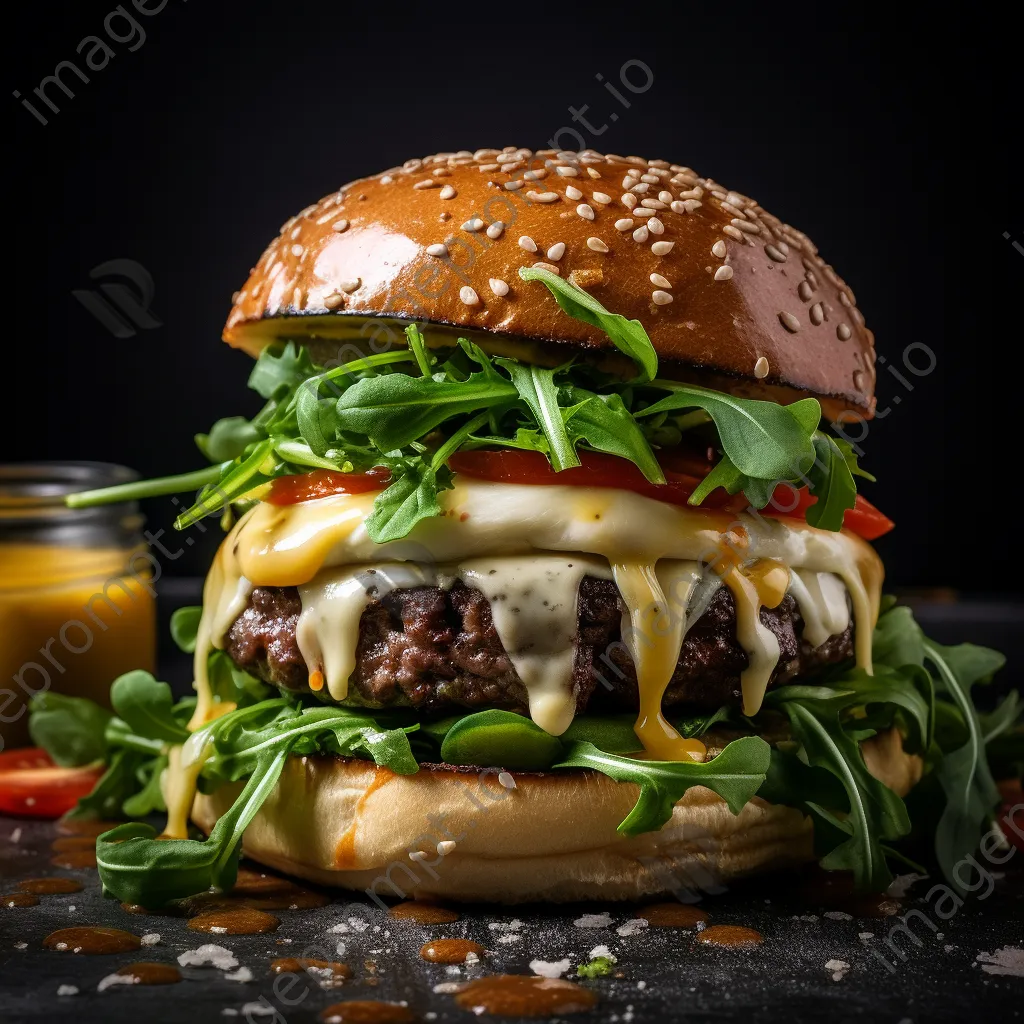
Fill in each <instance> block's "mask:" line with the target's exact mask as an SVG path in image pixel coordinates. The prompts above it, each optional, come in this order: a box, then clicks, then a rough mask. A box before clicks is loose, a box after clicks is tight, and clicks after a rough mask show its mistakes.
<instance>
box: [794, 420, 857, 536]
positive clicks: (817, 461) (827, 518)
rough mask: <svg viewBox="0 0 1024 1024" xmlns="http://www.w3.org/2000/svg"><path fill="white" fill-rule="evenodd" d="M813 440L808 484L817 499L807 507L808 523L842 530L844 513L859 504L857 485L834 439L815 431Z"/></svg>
mask: <svg viewBox="0 0 1024 1024" xmlns="http://www.w3.org/2000/svg"><path fill="white" fill-rule="evenodd" d="M812 443H813V445H814V463H813V464H812V465H811V468H810V469H809V470H808V473H807V481H808V483H807V486H808V490H809V491H810V493H811V494H812V495H813V496H814V497H815V498H817V501H815V502H814V504H813V505H809V506H808V508H807V512H806V513H805V515H806V518H807V522H808V523H809V524H810V525H811V526H815V527H817V528H818V529H819V530H833V531H835V530H841V529H842V528H843V515H844V513H845V512H846V510H847V509H850V508H853V506H854V505H855V504H856V501H857V486H856V484H854V482H853V474H852V473H851V472H850V467H849V465H848V464H847V462H846V459H845V458H844V457H843V453H842V452H841V451H840V449H839V446H838V445H837V444H836V442H835V440H834V439H833V438H831V437H829V435H828V434H823V433H822V432H821V431H820V430H816V431H815V432H814V437H813V439H812Z"/></svg>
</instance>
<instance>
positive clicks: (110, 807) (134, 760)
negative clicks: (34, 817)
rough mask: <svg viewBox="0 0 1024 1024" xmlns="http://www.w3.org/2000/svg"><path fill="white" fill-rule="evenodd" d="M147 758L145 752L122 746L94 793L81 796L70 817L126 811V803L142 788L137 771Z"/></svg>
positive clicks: (115, 814)
mask: <svg viewBox="0 0 1024 1024" xmlns="http://www.w3.org/2000/svg"><path fill="white" fill-rule="evenodd" d="M147 760H148V758H147V756H146V755H145V754H140V753H139V752H138V751H136V750H131V749H128V748H122V749H120V750H115V751H114V752H113V754H112V756H111V757H110V763H109V764H108V766H107V770H106V771H105V772H104V773H103V775H102V776H100V780H99V782H97V783H96V785H95V786H93V789H92V792H91V793H89V794H88V795H87V796H83V797H81V798H80V799H79V801H78V803H77V804H76V805H75V807H74V809H73V810H72V811H70V812H69V813H68V815H67V817H69V818H99V819H100V820H103V819H109V818H118V817H120V816H121V815H122V814H123V813H124V803H125V801H126V800H129V799H130V798H131V797H132V796H134V795H135V794H136V793H137V792H138V790H139V780H138V774H139V771H140V769H141V768H142V766H143V765H144V764H145V763H146V761H147Z"/></svg>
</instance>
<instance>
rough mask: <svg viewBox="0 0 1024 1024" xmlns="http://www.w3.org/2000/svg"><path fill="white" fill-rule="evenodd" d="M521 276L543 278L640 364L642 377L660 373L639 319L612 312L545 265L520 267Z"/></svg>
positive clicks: (563, 302) (565, 304)
mask: <svg viewBox="0 0 1024 1024" xmlns="http://www.w3.org/2000/svg"><path fill="white" fill-rule="evenodd" d="M519 276H520V277H521V278H522V279H523V280H524V281H540V282H541V283H542V284H544V285H546V286H547V288H548V290H549V291H550V292H551V294H552V295H554V297H555V301H556V302H557V303H558V305H559V306H561V308H562V310H563V311H564V312H566V313H568V314H569V316H571V317H572V318H573V319H574V320H582V321H583V323H585V324H590V325H591V327H596V328H597V329H598V330H600V331H604V333H605V334H607V335H608V337H609V338H610V339H611V342H612V344H613V345H615V347H616V348H617V349H618V350H619V351H620V352H623V353H625V354H626V355H627V356H629V357H630V359H632V360H633V362H635V363H636V364H637V366H638V367H639V369H640V376H639V379H640V380H641V381H649V380H654V378H655V377H656V376H657V374H658V354H657V352H655V350H654V346H653V345H652V344H651V339H650V338H649V337H647V332H646V331H645V330H644V327H643V324H641V323H640V321H639V320H627V319H626V318H625V317H624V316H620V315H619V314H618V313H609V312H608V310H607V309H605V308H604V306H602V305H601V303H600V302H598V301H597V299H595V298H594V297H593V296H592V295H590V294H589V293H588V292H585V291H584V290H583V289H582V288H580V287H578V286H577V285H574V284H573V283H572V282H571V281H567V280H566V279H565V278H563V277H559V276H558V274H553V273H552V272H551V271H550V270H545V269H544V268H543V267H521V268H520V269H519Z"/></svg>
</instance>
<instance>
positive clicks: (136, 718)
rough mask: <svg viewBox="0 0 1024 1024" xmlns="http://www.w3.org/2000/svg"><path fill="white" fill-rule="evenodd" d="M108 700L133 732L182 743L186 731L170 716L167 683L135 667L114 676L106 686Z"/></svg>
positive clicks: (171, 709)
mask: <svg viewBox="0 0 1024 1024" xmlns="http://www.w3.org/2000/svg"><path fill="white" fill-rule="evenodd" d="M110 702H111V704H113V705H114V710H115V711H116V712H117V714H118V716H119V717H120V718H121V719H122V720H123V721H124V722H126V723H127V724H128V726H129V728H131V730H132V731H133V732H136V733H138V734H139V735H140V736H145V737H146V738H147V739H156V740H163V741H165V742H167V743H184V742H185V740H187V739H188V736H189V734H188V731H187V730H186V729H183V728H182V727H181V724H180V723H179V722H178V720H177V719H176V718H175V717H174V700H173V698H172V696H171V688H170V686H168V685H167V683H158V682H157V681H156V680H155V679H154V678H153V676H152V675H151V674H150V673H149V672H145V671H143V670H142V669H136V670H135V671H134V672H126V673H125V674H124V675H122V676H118V677H117V679H115V680H114V683H113V685H112V686H111V687H110Z"/></svg>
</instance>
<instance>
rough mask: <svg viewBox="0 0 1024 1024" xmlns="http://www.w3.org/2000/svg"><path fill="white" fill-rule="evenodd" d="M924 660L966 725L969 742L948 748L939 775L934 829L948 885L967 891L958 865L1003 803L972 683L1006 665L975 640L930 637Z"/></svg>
mask: <svg viewBox="0 0 1024 1024" xmlns="http://www.w3.org/2000/svg"><path fill="white" fill-rule="evenodd" d="M924 653H925V658H926V660H927V661H928V662H929V663H930V664H931V665H932V666H934V669H935V672H936V683H937V687H938V689H939V690H940V691H941V692H942V693H944V694H946V695H948V696H949V697H950V698H951V699H952V702H953V704H955V706H956V708H957V710H958V711H959V713H960V718H961V720H962V721H963V723H964V725H965V726H966V729H967V741H966V743H964V745H963V746H961V747H957V748H956V749H953V750H944V751H943V754H942V760H941V762H940V763H939V766H938V768H937V769H936V775H937V777H938V780H939V782H940V784H941V785H942V789H943V791H944V792H945V794H946V807H945V810H944V811H943V812H942V817H941V818H940V819H939V824H938V827H937V829H936V833H935V854H936V857H937V858H938V861H939V864H940V865H941V866H942V870H943V874H944V875H945V876H946V878H947V880H949V883H950V885H953V886H955V887H956V888H957V889H958V890H959V891H961V892H963V885H962V883H961V882H960V881H959V880H958V879H957V877H956V875H955V874H954V871H955V868H956V865H957V864H958V863H959V862H960V861H962V860H963V858H964V857H967V856H968V855H970V854H972V853H974V852H975V850H976V849H977V847H978V842H979V839H980V837H981V833H982V830H983V829H984V827H985V826H986V824H987V822H988V821H989V819H990V818H991V815H992V811H993V809H994V808H995V807H996V805H997V804H998V803H999V790H998V789H997V788H996V784H995V782H994V781H993V779H992V773H991V771H990V770H989V766H988V761H987V760H986V755H985V736H984V732H983V730H982V725H981V722H980V720H979V718H978V713H977V711H976V710H975V708H974V704H973V702H972V700H971V686H972V685H974V684H975V683H976V682H978V681H979V680H981V679H984V678H985V677H987V676H990V675H991V674H992V673H993V672H994V671H996V669H997V668H999V667H1000V666H1001V665H1002V663H1003V660H1004V659H1003V657H1002V655H1000V654H999V653H998V652H996V651H990V650H988V649H987V648H985V647H976V646H974V645H973V644H962V645H960V647H941V646H940V645H939V644H935V643H932V642H931V641H930V640H926V641H925V644H924Z"/></svg>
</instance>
